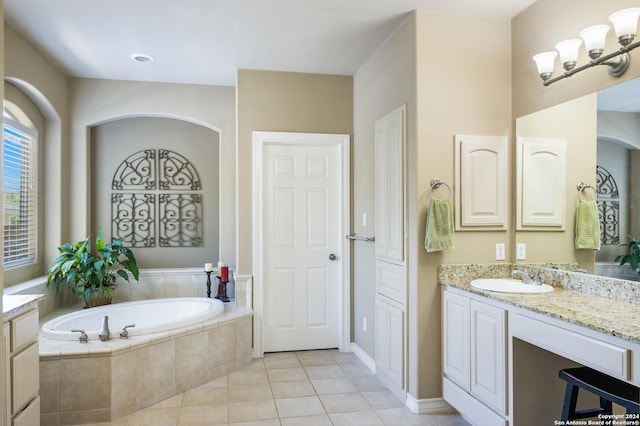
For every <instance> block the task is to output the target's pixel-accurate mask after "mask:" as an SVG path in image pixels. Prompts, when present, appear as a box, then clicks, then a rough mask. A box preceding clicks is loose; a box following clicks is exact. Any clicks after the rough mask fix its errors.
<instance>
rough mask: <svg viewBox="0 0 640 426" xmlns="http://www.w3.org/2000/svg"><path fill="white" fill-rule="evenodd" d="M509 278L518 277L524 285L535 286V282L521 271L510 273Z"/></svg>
mask: <svg viewBox="0 0 640 426" xmlns="http://www.w3.org/2000/svg"><path fill="white" fill-rule="evenodd" d="M511 276H512V277H513V278H515V277H520V279H521V280H522V282H523V283H524V284H537V283H536V282H535V281H533V280H532V279H531V277H530V276H529V275H528V274H527V273H526V272H525V271H522V270H520V269H516V270H514V271H511Z"/></svg>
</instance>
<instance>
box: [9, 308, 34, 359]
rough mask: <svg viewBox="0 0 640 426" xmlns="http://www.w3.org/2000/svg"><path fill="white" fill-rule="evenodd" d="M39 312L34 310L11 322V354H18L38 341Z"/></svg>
mask: <svg viewBox="0 0 640 426" xmlns="http://www.w3.org/2000/svg"><path fill="white" fill-rule="evenodd" d="M39 332H40V323H39V320H38V311H37V310H32V311H29V312H27V313H25V314H23V315H20V316H19V317H17V318H14V319H12V320H11V352H12V353H17V352H20V351H21V350H22V349H24V348H26V347H27V346H29V345H30V344H31V343H33V342H35V341H37V340H38V333H39Z"/></svg>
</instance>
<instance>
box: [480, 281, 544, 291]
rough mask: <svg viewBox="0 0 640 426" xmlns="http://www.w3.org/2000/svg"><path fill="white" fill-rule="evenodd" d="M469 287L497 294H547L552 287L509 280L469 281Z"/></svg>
mask: <svg viewBox="0 0 640 426" xmlns="http://www.w3.org/2000/svg"><path fill="white" fill-rule="evenodd" d="M471 287H473V288H477V289H479V290H487V291H496V292H499V293H549V292H552V291H553V287H551V286H550V285H547V284H525V283H523V282H522V281H520V280H514V279H511V278H478V279H475V280H472V281H471Z"/></svg>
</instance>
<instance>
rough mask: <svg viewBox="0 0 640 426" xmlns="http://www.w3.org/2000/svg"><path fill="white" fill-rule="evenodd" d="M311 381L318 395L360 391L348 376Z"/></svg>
mask: <svg viewBox="0 0 640 426" xmlns="http://www.w3.org/2000/svg"><path fill="white" fill-rule="evenodd" d="M311 383H312V384H313V387H314V388H315V390H316V392H317V393H318V395H327V394H332V393H348V392H358V389H356V387H355V386H354V385H353V383H351V381H349V379H348V378H346V377H338V378H335V379H315V380H312V381H311ZM381 408H382V407H381Z"/></svg>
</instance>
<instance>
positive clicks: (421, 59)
mask: <svg viewBox="0 0 640 426" xmlns="http://www.w3.org/2000/svg"><path fill="white" fill-rule="evenodd" d="M442 34H456V36H457V37H460V39H462V40H466V41H468V42H469V43H468V44H466V43H460V44H451V43H445V44H443V43H441V40H442ZM474 34H483V37H482V39H481V40H479V39H478V38H477V37H475V36H474ZM509 49H510V44H509V22H507V21H491V20H482V19H474V18H465V17H460V16H453V15H441V14H434V13H429V12H420V11H419V12H417V13H414V14H412V15H410V16H409V17H408V18H407V20H406V21H405V22H404V24H403V25H402V27H401V28H400V29H399V30H398V31H397V32H396V33H395V34H394V35H393V36H392V37H391V38H390V39H389V40H387V42H386V43H385V44H384V45H383V46H382V47H381V48H380V49H378V51H377V52H376V53H375V54H374V55H373V56H372V57H371V58H369V59H368V61H367V62H366V63H365V64H364V65H363V66H362V67H361V68H360V69H359V70H358V72H357V73H356V75H355V77H354V123H355V124H354V133H355V144H354V162H353V168H354V175H357V176H362V178H363V180H367V181H369V182H370V183H369V184H368V185H364V186H363V187H362V188H360V190H359V191H358V192H357V193H354V209H353V213H354V231H355V232H356V233H360V234H363V235H364V234H367V233H368V232H371V231H369V229H373V224H370V225H369V227H370V228H368V229H363V228H362V227H361V223H360V222H361V220H360V217H361V214H362V212H366V213H367V214H368V216H369V217H371V218H373V205H374V188H373V184H372V181H373V167H374V159H373V125H374V122H375V120H376V119H377V118H379V117H380V116H382V115H384V114H385V113H387V112H389V111H390V110H392V109H393V108H395V107H397V106H399V105H401V104H403V103H406V104H407V130H408V138H407V154H406V158H407V177H408V179H407V190H408V212H407V220H408V228H407V237H408V245H409V252H408V257H407V271H408V275H409V289H408V290H409V292H408V298H407V338H408V342H407V350H408V354H407V358H406V360H407V368H408V372H409V376H408V383H407V390H408V392H409V393H410V394H411V395H412V396H413V397H415V398H418V399H429V398H439V397H440V396H441V385H442V371H441V356H440V353H441V345H440V327H441V326H440V324H441V322H440V316H441V310H440V286H439V285H438V282H437V269H438V265H440V264H442V263H467V262H470V263H471V262H493V261H495V260H494V256H495V244H496V243H497V242H503V243H505V244H508V243H509V241H510V239H511V238H512V236H511V232H458V233H457V234H456V248H455V250H451V251H445V252H438V253H430V254H427V253H426V251H425V250H424V225H425V217H426V209H427V207H428V204H429V200H428V189H429V181H430V180H431V179H432V178H435V177H437V178H440V179H442V180H444V181H445V182H447V183H449V184H450V185H451V186H453V181H454V172H453V165H454V161H453V158H454V145H453V138H454V135H455V134H479V135H509V134H510V117H511V105H510V99H511V93H510V86H509V75H510V69H509V65H510V64H509ZM442 58H447V60H446V61H443V60H442ZM354 251H355V253H354V257H355V262H354V268H353V269H354V299H355V301H354V305H355V310H354V323H355V324H356V334H355V343H356V344H358V345H359V346H360V347H362V348H363V349H365V350H367V351H369V350H371V343H370V340H369V338H371V339H372V338H373V337H372V336H366V335H365V334H364V333H358V331H357V328H358V325H359V324H361V322H362V319H361V316H364V315H372V313H371V312H372V311H373V303H374V300H375V299H374V298H375V286H374V285H373V283H374V281H375V280H374V277H373V274H372V271H373V269H374V253H373V247H367V246H356V247H355V248H354ZM360 305H362V306H360ZM359 306H360V307H359ZM369 354H370V355H371V356H373V355H374V354H373V353H372V352H371V353H369Z"/></svg>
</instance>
